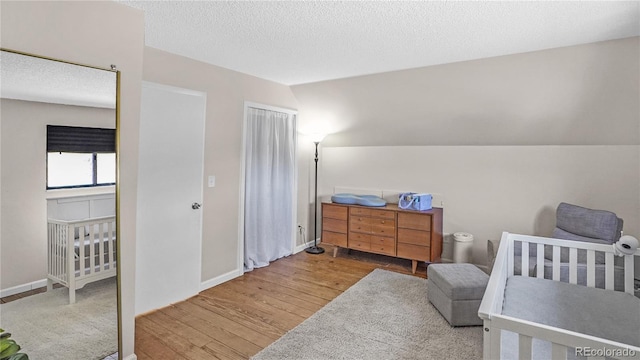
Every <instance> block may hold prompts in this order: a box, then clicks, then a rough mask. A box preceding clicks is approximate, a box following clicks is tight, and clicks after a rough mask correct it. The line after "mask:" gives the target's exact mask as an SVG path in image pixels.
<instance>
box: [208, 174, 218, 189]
mask: <svg viewBox="0 0 640 360" xmlns="http://www.w3.org/2000/svg"><path fill="white" fill-rule="evenodd" d="M208 184H209V187H214V186H216V177H215V176H213V175H209V183H208Z"/></svg>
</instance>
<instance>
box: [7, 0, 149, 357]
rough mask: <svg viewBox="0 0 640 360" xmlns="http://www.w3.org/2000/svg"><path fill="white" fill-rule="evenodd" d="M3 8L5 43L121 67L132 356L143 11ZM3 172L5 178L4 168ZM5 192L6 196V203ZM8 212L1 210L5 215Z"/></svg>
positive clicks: (125, 310)
mask: <svg viewBox="0 0 640 360" xmlns="http://www.w3.org/2000/svg"><path fill="white" fill-rule="evenodd" d="M0 12H1V21H0V24H1V25H0V26H1V32H0V36H1V38H0V39H1V40H0V43H1V45H2V47H4V48H7V49H13V50H19V51H23V52H27V53H32V54H38V55H43V56H48V57H52V58H57V59H64V60H67V61H72V62H76V63H81V64H88V65H93V66H98V67H102V68H109V67H110V65H111V64H115V65H117V67H118V69H119V70H120V71H121V72H122V78H121V92H120V94H121V99H122V103H121V107H120V117H121V122H120V128H119V133H120V158H121V161H120V173H119V179H118V180H119V182H118V186H119V190H120V191H119V196H120V213H119V214H118V215H119V218H118V224H119V227H120V235H121V238H120V239H119V244H120V249H121V256H120V262H119V265H120V274H121V276H120V279H119V280H120V283H121V287H120V295H121V303H122V306H121V310H122V311H121V325H122V339H123V343H122V349H121V352H120V353H121V355H122V356H123V357H128V356H130V355H132V354H133V343H134V315H133V312H134V311H133V304H134V301H133V300H134V285H135V284H134V274H135V222H136V221H135V219H136V190H137V176H138V128H139V115H140V88H141V84H142V51H143V47H144V16H143V13H142V12H141V11H139V10H136V9H133V8H131V7H128V6H125V5H122V4H118V3H115V2H111V1H65V2H62V1H39V2H31V1H2V2H0ZM3 132H4V131H3ZM3 135H4V134H3ZM3 157H4V151H3ZM5 158H6V157H5ZM3 166H4V160H3ZM3 177H4V178H5V179H6V174H4V172H3ZM4 186H5V183H4V180H3V181H2V187H3V188H4ZM5 195H6V194H3V197H2V202H3V204H4V202H5ZM5 211H6V210H2V215H3V216H4V215H5ZM2 241H4V235H3V239H2Z"/></svg>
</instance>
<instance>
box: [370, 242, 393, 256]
mask: <svg viewBox="0 0 640 360" xmlns="http://www.w3.org/2000/svg"><path fill="white" fill-rule="evenodd" d="M395 250H396V249H395V248H394V247H393V246H384V245H375V244H371V250H369V251H371V252H374V253H376V254H382V255H390V256H395V255H396V251H395Z"/></svg>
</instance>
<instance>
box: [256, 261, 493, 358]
mask: <svg viewBox="0 0 640 360" xmlns="http://www.w3.org/2000/svg"><path fill="white" fill-rule="evenodd" d="M481 358H482V327H479V326H475V327H457V328H454V327H451V326H450V325H449V323H448V322H447V321H446V320H445V319H444V318H443V317H442V316H441V315H440V313H439V312H438V310H437V309H436V308H435V307H433V305H431V303H430V302H429V300H427V280H426V279H422V278H417V277H414V276H409V275H404V274H398V273H394V272H390V271H386V270H381V269H376V270H374V271H373V272H371V273H370V274H369V275H367V276H366V277H364V278H363V279H362V280H360V281H359V282H358V283H356V284H355V285H353V286H352V287H350V288H349V289H347V291H345V292H344V293H342V294H341V295H340V296H338V297H337V298H335V299H334V300H333V301H331V302H330V303H329V304H327V305H326V306H325V307H323V308H322V309H320V310H319V311H318V312H316V313H315V314H313V315H312V316H311V317H310V318H308V319H307V320H305V321H304V322H303V323H302V324H300V325H298V326H297V327H295V328H294V329H292V330H291V331H289V332H288V333H287V334H285V335H284V336H283V337H281V338H280V339H278V340H277V341H276V342H274V343H273V344H271V345H269V346H268V347H267V348H265V349H264V350H262V351H261V352H259V353H258V354H256V355H255V356H254V357H252V359H254V360H275V359H278V360H280V359H368V360H369V359H481Z"/></svg>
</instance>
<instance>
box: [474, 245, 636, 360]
mask: <svg viewBox="0 0 640 360" xmlns="http://www.w3.org/2000/svg"><path fill="white" fill-rule="evenodd" d="M534 247H535V249H536V254H535V255H532V256H531V257H530V256H529V255H530V249H532V248H534ZM545 247H547V248H549V249H550V250H551V251H552V254H553V258H552V260H548V259H545V258H544V250H545ZM517 248H520V249H521V251H522V256H518V257H516V256H515V255H514V254H515V253H516V251H515V250H516V249H517ZM632 250H633V251H634V253H633V254H626V255H623V256H622V258H623V259H622V263H623V264H624V266H623V267H619V266H617V265H615V264H614V262H615V261H614V260H615V251H614V247H613V246H612V245H604V244H595V243H587V242H580V241H568V240H560V239H551V238H542V237H534V236H526V235H519V234H510V233H504V234H503V236H502V240H501V242H500V247H499V250H498V255H497V256H496V261H495V265H494V267H493V271H492V272H491V277H490V279H489V284H488V285H487V289H486V292H485V294H484V297H483V299H482V303H481V305H480V309H479V311H478V315H479V316H480V318H481V319H483V320H484V326H483V328H484V346H483V353H484V359H491V360H494V359H554V360H556V359H563V360H564V359H567V358H569V359H574V358H578V359H583V358H588V359H596V358H597V359H604V358H607V359H609V358H616V359H640V299H638V298H636V297H635V296H634V284H633V274H634V256H636V257H638V256H640V249H638V250H637V251H636V250H634V249H632ZM563 252H566V253H567V254H568V259H569V261H568V263H563V262H561V259H562V257H561V254H562V253H563ZM581 253H583V254H586V263H581V262H580V261H579V260H578V259H579V256H580V255H579V254H581ZM598 254H602V255H603V258H604V259H605V261H604V263H602V264H598V263H597V262H596V257H597V255H598ZM530 261H533V262H534V263H533V264H536V266H535V269H534V271H533V273H529V272H527V271H526V270H523V271H522V274H521V275H518V274H517V272H516V271H515V270H514V268H515V265H519V264H517V263H518V262H521V267H520V268H521V269H529V268H530V267H529V264H530ZM545 270H546V271H545ZM583 273H584V274H585V275H586V276H585V281H586V283H581V280H580V279H581V277H582V275H583ZM600 275H602V276H603V277H604V279H605V282H604V286H603V288H598V287H597V286H596V284H597V279H598V277H599V276H600ZM618 275H619V276H618ZM565 277H566V279H565ZM617 277H619V279H617Z"/></svg>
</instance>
